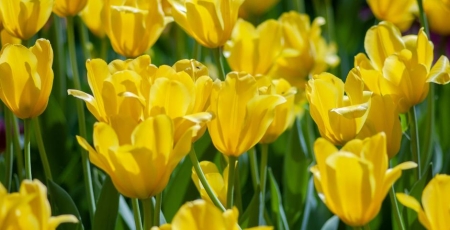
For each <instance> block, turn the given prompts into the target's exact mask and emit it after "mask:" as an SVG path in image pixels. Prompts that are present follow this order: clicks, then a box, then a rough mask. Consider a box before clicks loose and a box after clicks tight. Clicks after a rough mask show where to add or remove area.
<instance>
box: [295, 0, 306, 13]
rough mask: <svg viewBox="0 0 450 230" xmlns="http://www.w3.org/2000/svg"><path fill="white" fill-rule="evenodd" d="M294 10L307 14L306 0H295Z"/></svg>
mask: <svg viewBox="0 0 450 230" xmlns="http://www.w3.org/2000/svg"><path fill="white" fill-rule="evenodd" d="M294 5H295V6H294V10H297V11H298V12H299V13H302V14H304V13H305V2H304V0H295V1H294Z"/></svg>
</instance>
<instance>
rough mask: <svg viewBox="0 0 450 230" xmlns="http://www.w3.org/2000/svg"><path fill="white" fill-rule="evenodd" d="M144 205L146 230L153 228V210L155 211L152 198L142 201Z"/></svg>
mask: <svg viewBox="0 0 450 230" xmlns="http://www.w3.org/2000/svg"><path fill="white" fill-rule="evenodd" d="M142 205H143V206H144V229H145V230H147V229H150V228H151V227H152V226H153V223H152V217H153V215H152V210H153V203H152V198H148V199H145V200H142Z"/></svg>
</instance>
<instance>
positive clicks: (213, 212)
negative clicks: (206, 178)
mask: <svg viewBox="0 0 450 230" xmlns="http://www.w3.org/2000/svg"><path fill="white" fill-rule="evenodd" d="M238 217H239V211H238V210H237V208H236V207H234V208H233V209H228V210H226V211H225V212H223V213H222V212H221V211H220V210H219V209H218V208H216V207H215V206H214V205H213V204H210V203H208V202H206V201H204V200H195V201H192V202H188V203H186V204H184V205H183V206H181V208H180V209H179V210H178V211H177V213H176V214H175V216H174V217H173V219H172V223H171V224H164V225H162V226H161V227H153V228H152V229H151V230H172V229H174V230H175V229H191V230H202V229H216V230H238V229H240V228H239V225H238ZM272 229H273V227H266V226H263V227H254V228H248V229H247V230H272Z"/></svg>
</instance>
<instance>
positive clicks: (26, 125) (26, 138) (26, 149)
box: [23, 118, 32, 180]
mask: <svg viewBox="0 0 450 230" xmlns="http://www.w3.org/2000/svg"><path fill="white" fill-rule="evenodd" d="M23 122H24V132H25V134H24V143H23V149H24V155H25V179H28V180H31V179H32V176H31V152H30V132H31V126H30V122H31V119H29V118H28V119H25V120H24V121H23Z"/></svg>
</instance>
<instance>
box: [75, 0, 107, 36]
mask: <svg viewBox="0 0 450 230" xmlns="http://www.w3.org/2000/svg"><path fill="white" fill-rule="evenodd" d="M103 5H104V0H88V2H87V4H86V7H84V9H83V10H82V11H81V12H80V17H81V19H82V20H83V22H84V24H86V26H87V28H89V30H90V31H91V32H92V33H93V34H95V36H97V37H99V38H103V37H104V36H105V29H104V28H103V23H102V10H103Z"/></svg>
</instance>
